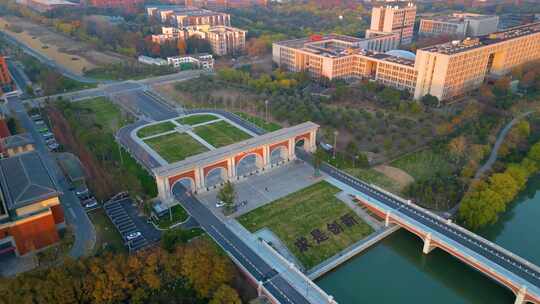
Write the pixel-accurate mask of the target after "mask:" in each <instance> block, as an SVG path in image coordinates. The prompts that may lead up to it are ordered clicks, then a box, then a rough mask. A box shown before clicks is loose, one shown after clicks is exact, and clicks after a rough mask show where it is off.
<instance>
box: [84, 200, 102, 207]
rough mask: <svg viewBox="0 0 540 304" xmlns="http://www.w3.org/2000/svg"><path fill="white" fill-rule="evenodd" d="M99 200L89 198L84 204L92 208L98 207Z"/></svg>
mask: <svg viewBox="0 0 540 304" xmlns="http://www.w3.org/2000/svg"><path fill="white" fill-rule="evenodd" d="M97 205H98V202H97V201H96V200H95V199H91V200H89V201H88V202H87V203H85V204H84V205H83V206H84V208H87V209H90V208H95V207H97Z"/></svg>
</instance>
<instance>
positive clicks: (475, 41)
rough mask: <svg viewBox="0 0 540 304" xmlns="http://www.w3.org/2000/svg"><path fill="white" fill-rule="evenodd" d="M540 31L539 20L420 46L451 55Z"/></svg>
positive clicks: (430, 50)
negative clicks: (477, 35) (472, 36)
mask: <svg viewBox="0 0 540 304" xmlns="http://www.w3.org/2000/svg"><path fill="white" fill-rule="evenodd" d="M538 32H540V22H535V23H530V24H525V25H521V26H517V27H513V28H509V29H507V30H504V31H500V32H495V33H492V34H489V35H486V36H481V37H478V38H465V39H463V40H454V41H452V42H447V43H443V44H438V45H433V46H429V47H425V48H422V49H421V50H423V51H426V52H433V53H440V54H446V55H453V54H457V53H461V52H465V51H469V50H471V49H475V48H479V47H483V46H487V45H491V44H494V43H499V42H503V41H507V40H512V39H515V38H519V37H523V36H527V35H531V34H534V33H538Z"/></svg>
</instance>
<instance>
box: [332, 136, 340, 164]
mask: <svg viewBox="0 0 540 304" xmlns="http://www.w3.org/2000/svg"><path fill="white" fill-rule="evenodd" d="M338 134H339V132H338V130H335V131H334V151H332V152H333V155H332V158H333V159H336V150H337V137H338Z"/></svg>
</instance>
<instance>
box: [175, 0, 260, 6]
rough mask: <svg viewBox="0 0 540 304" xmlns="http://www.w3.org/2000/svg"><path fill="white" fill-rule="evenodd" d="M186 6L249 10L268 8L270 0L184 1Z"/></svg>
mask: <svg viewBox="0 0 540 304" xmlns="http://www.w3.org/2000/svg"><path fill="white" fill-rule="evenodd" d="M184 1H185V5H186V6H196V7H209V8H247V7H253V6H267V5H268V0H184Z"/></svg>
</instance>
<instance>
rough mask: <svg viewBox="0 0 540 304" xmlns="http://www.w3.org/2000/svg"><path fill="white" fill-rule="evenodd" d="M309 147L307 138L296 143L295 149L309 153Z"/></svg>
mask: <svg viewBox="0 0 540 304" xmlns="http://www.w3.org/2000/svg"><path fill="white" fill-rule="evenodd" d="M308 145H309V140H307V139H306V138H300V139H298V140H297V141H296V142H295V144H294V147H295V148H296V149H302V150H304V151H308V150H309V148H308Z"/></svg>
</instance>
